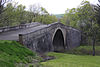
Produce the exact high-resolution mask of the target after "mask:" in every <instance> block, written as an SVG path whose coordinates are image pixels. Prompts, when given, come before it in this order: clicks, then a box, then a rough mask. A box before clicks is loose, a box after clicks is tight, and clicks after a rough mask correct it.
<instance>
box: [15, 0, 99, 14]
mask: <svg viewBox="0 0 100 67" xmlns="http://www.w3.org/2000/svg"><path fill="white" fill-rule="evenodd" d="M81 1H82V0H16V2H19V3H20V4H23V5H25V6H26V7H27V8H28V7H29V5H32V4H36V3H38V4H40V5H41V6H43V7H44V8H46V10H47V11H48V12H49V13H52V14H62V13H64V12H65V10H66V9H67V8H73V7H77V6H78V5H79V4H80V3H81ZM88 1H90V2H91V3H94V4H96V3H97V2H98V0H88Z"/></svg>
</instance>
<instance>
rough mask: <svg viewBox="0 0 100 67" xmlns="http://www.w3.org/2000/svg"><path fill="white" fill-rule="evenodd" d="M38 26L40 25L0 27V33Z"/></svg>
mask: <svg viewBox="0 0 100 67" xmlns="http://www.w3.org/2000/svg"><path fill="white" fill-rule="evenodd" d="M39 25H41V23H38V22H32V23H26V24H20V25H18V26H5V27H0V33H2V32H6V31H12V30H18V29H24V28H30V27H35V26H39Z"/></svg>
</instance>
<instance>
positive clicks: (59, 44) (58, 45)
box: [53, 29, 65, 52]
mask: <svg viewBox="0 0 100 67" xmlns="http://www.w3.org/2000/svg"><path fill="white" fill-rule="evenodd" d="M53 47H54V52H64V50H65V47H64V37H63V33H62V31H61V30H60V29H58V30H57V31H56V33H55V34H54V38H53Z"/></svg>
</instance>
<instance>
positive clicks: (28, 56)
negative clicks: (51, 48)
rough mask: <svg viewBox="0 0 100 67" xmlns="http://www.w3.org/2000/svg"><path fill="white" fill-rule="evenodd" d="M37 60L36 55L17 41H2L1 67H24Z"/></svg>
mask: <svg viewBox="0 0 100 67" xmlns="http://www.w3.org/2000/svg"><path fill="white" fill-rule="evenodd" d="M37 59H38V58H37V56H36V53H34V52H32V51H31V50H29V49H28V48H25V47H24V46H22V45H20V44H19V43H17V42H15V41H3V40H1V41H0V67H16V66H17V67H22V66H23V67H24V66H25V65H28V64H29V63H31V62H33V61H34V60H35V61H36V60H37ZM30 66H32V65H30Z"/></svg>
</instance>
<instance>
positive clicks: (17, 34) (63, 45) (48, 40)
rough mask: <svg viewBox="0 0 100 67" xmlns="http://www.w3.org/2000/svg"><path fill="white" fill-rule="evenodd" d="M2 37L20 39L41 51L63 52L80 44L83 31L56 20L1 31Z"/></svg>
mask: <svg viewBox="0 0 100 67" xmlns="http://www.w3.org/2000/svg"><path fill="white" fill-rule="evenodd" d="M24 27H25V26H24ZM6 33H7V34H10V35H7V34H6ZM13 33H14V34H13ZM0 37H1V39H0V40H2V39H4V40H18V41H19V42H20V43H21V44H23V45H25V46H26V47H28V48H29V49H31V50H33V51H36V52H39V53H42V52H49V51H56V52H62V51H65V50H68V49H72V48H75V47H77V46H79V45H80V41H81V32H80V31H79V30H77V29H74V28H72V27H69V26H65V25H63V24H62V23H58V22H56V23H52V24H49V25H39V26H36V27H34V28H33V27H32V26H30V27H27V25H26V27H25V28H23V29H20V30H19V28H18V29H17V30H16V31H15V30H11V31H10V32H9V31H8V32H1V33H0ZM7 38H8V39H7Z"/></svg>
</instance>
